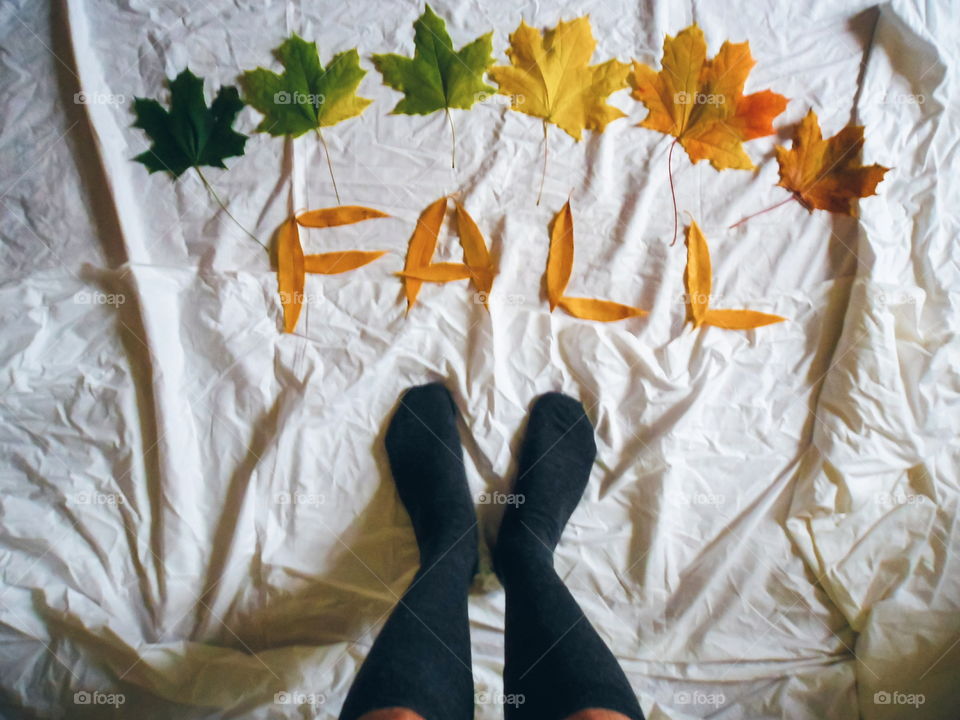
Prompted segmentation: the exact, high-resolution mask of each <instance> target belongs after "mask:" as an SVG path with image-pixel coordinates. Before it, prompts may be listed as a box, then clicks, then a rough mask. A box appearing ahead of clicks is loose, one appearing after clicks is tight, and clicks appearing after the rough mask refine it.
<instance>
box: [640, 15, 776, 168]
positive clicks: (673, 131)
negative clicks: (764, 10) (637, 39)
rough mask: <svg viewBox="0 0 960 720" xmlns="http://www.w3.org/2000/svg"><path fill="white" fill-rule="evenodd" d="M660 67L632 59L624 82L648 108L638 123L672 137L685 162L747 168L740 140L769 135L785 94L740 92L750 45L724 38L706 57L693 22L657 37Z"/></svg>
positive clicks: (748, 64)
mask: <svg viewBox="0 0 960 720" xmlns="http://www.w3.org/2000/svg"><path fill="white" fill-rule="evenodd" d="M661 64H662V68H661V70H660V71H659V72H657V71H656V70H654V69H653V68H651V67H649V66H647V65H644V64H642V63H639V62H637V61H636V60H635V61H634V62H633V70H632V71H631V72H630V74H629V77H628V81H629V83H630V85H631V87H632V88H633V92H632V97H634V98H635V99H637V100H639V101H640V102H642V103H643V104H644V105H645V106H646V107H647V110H649V111H650V112H649V114H648V115H647V117H646V119H645V120H644V121H643V122H642V123H640V126H641V127H645V128H650V129H651V130H657V131H659V132H662V133H666V134H667V135H672V136H673V137H675V138H676V139H677V141H678V142H679V143H680V144H681V145H682V146H683V148H684V150H686V151H687V154H688V155H689V156H690V160H692V161H693V162H698V161H699V160H703V159H708V160H710V164H711V165H713V167H714V168H716V169H717V170H723V169H725V168H736V169H743V170H750V169H752V168H753V162H751V160H750V158H749V157H748V156H747V154H746V153H745V152H744V151H743V146H742V144H741V143H742V142H744V141H746V140H752V139H753V138H758V137H763V136H765V135H772V134H773V132H774V130H773V125H772V122H773V118H775V117H776V116H777V115H779V114H780V113H781V112H783V110H784V109H785V108H786V106H787V98H785V97H783V96H782V95H778V94H777V93H775V92H772V91H770V90H762V91H761V92H757V93H753V94H752V95H744V94H743V85H744V83H745V82H746V79H747V75H749V74H750V70H751V69H752V68H753V66H754V65H755V64H756V62H755V61H754V59H753V57H752V56H751V55H750V43H747V42H743V43H731V42H725V43H724V44H723V46H722V47H721V48H720V52H718V53H717V55H716V57H715V58H713V60H708V59H707V45H706V42H705V41H704V39H703V31H702V30H701V29H700V28H699V27H697V25H696V24H694V25H691V26H690V27H688V28H686V29H685V30H682V31H680V32H679V33H678V34H677V36H676V37H675V38H674V37H671V36H669V35H667V36H666V38H665V39H664V41H663V60H662V63H661Z"/></svg>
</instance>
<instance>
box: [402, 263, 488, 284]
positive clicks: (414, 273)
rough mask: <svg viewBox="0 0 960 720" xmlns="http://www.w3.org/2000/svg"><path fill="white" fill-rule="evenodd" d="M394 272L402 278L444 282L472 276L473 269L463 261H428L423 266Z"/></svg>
mask: <svg viewBox="0 0 960 720" xmlns="http://www.w3.org/2000/svg"><path fill="white" fill-rule="evenodd" d="M396 274H397V275H399V276H400V277H403V278H414V279H416V280H422V281H423V282H434V283H446V282H452V281H453V280H464V279H466V278H468V277H472V276H473V271H472V270H471V269H470V268H468V267H467V266H466V265H464V264H463V263H452V262H441V263H430V264H429V265H425V266H423V267H419V268H413V269H412V270H404V271H403V272H398V273H396Z"/></svg>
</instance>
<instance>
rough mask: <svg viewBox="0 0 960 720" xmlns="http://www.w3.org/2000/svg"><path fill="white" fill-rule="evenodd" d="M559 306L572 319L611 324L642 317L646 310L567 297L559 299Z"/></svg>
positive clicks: (591, 299)
mask: <svg viewBox="0 0 960 720" xmlns="http://www.w3.org/2000/svg"><path fill="white" fill-rule="evenodd" d="M559 305H560V307H561V308H562V309H563V310H565V311H566V312H568V313H570V314H571V315H573V316H574V317H578V318H581V319H582V320H598V321H600V322H613V321H614V320H624V319H626V318H631V317H642V316H644V315H646V314H647V311H646V310H641V309H640V308H636V307H632V306H630V305H621V304H620V303H615V302H611V301H610V300H596V299H594V298H584V297H569V296H567V295H564V296H563V297H562V298H560V302H559Z"/></svg>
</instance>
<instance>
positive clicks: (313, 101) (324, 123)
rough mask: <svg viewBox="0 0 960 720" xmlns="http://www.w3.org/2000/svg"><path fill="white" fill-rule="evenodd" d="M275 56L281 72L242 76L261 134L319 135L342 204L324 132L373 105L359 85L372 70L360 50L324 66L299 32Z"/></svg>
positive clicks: (260, 70) (252, 72)
mask: <svg viewBox="0 0 960 720" xmlns="http://www.w3.org/2000/svg"><path fill="white" fill-rule="evenodd" d="M274 53H275V54H276V56H277V59H278V60H279V61H280V64H281V65H283V72H282V73H279V74H277V73H275V72H273V71H272V70H267V69H266V68H262V67H258V68H256V69H255V70H247V71H245V72H244V73H243V74H242V75H241V77H240V84H241V85H242V86H243V90H244V96H245V98H246V101H247V102H248V103H249V104H250V105H252V106H253V107H254V108H256V109H257V110H259V111H260V112H261V113H263V115H264V118H263V120H262V121H261V122H260V124H259V125H258V126H257V132H264V133H269V134H270V135H273V136H275V137H279V136H288V137H291V138H295V137H299V136H301V135H303V134H304V133H306V132H309V131H311V130H313V131H315V132H316V133H317V137H318V138H320V142H321V143H322V144H323V149H324V151H325V154H326V156H327V167H328V169H329V170H330V180H331V182H332V183H333V190H334V193H335V194H336V196H337V202H338V203H339V202H340V191H339V190H338V189H337V181H336V178H335V177H334V175H333V163H332V162H331V160H330V149H329V148H328V147H327V142H326V140H325V139H324V137H323V133H322V132H321V128H324V127H329V126H331V125H336V124H337V123H339V122H341V121H342V120H346V119H348V118H352V117H355V116H357V115H359V114H360V113H362V112H363V111H364V109H365V108H366V107H367V105H369V104H370V103H371V102H373V101H372V100H369V99H367V98H362V97H360V96H359V95H357V87H358V86H359V85H360V81H361V80H362V79H363V76H364V75H366V74H367V71H366V70H363V69H362V68H361V67H360V56H359V54H358V53H357V50H356V48H354V49H352V50H345V51H344V52H342V53H338V54H336V55H334V56H333V58H332V59H331V60H330V64H329V65H327V67H326V68H324V67H323V65H321V63H320V53H319V51H318V50H317V44H316V43H313V42H307V41H306V40H304V39H303V38H301V37H300V36H299V35H297V34H296V33H293V34H292V35H291V36H290V37H289V38H287V39H286V40H284V41H283V43H282V44H281V45H280V47H278V48H277V49H276V50H275V51H274Z"/></svg>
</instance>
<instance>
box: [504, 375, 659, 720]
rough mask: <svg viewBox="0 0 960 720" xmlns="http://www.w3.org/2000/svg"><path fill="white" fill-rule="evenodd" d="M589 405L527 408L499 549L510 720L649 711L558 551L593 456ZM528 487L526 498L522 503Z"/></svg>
mask: <svg viewBox="0 0 960 720" xmlns="http://www.w3.org/2000/svg"><path fill="white" fill-rule="evenodd" d="M596 452H597V449H596V444H595V443H594V439H593V426H592V425H591V424H590V420H589V419H588V418H587V416H586V414H585V413H584V411H583V406H582V405H581V404H580V403H579V402H577V401H576V400H574V399H573V398H571V397H568V396H566V395H562V394H561V393H547V394H546V395H543V396H542V397H540V398H539V399H538V400H537V402H536V403H535V404H534V406H533V409H532V410H531V412H530V420H529V423H528V425H527V431H526V436H525V437H524V440H523V446H522V449H521V452H520V461H519V467H518V474H517V479H516V482H515V484H514V489H513V492H514V494H515V495H517V496H518V497H517V500H518V502H517V503H515V504H510V505H508V506H507V510H506V512H505V513H504V516H503V523H502V525H501V526H500V532H499V534H498V536H497V544H496V548H495V549H494V553H493V557H494V568H495V570H496V572H497V575H498V576H499V577H500V580H501V582H502V583H503V586H504V588H505V589H506V641H505V644H506V648H505V655H506V662H505V666H504V673H503V674H504V695H505V696H506V697H508V698H512V699H522V702H516V703H511V704H507V705H505V707H504V713H505V716H506V718H507V720H562V719H563V718H577V720H590V719H592V720H601V719H606V720H616V719H617V718H621V719H622V718H629V719H630V720H642V718H643V713H642V711H641V710H640V705H639V703H638V702H637V697H636V695H635V694H634V692H633V690H632V689H631V687H630V683H629V681H628V680H627V678H626V675H624V673H623V670H622V669H621V667H620V665H619V663H618V662H617V659H616V658H615V657H614V655H613V653H611V652H610V650H609V648H607V646H606V644H605V643H604V642H603V640H602V639H601V638H600V636H599V635H598V634H597V632H596V630H594V629H593V627H592V626H591V625H590V621H589V620H587V619H586V617H585V616H584V614H583V612H582V611H581V610H580V606H579V605H578V604H577V602H576V600H574V598H573V596H572V595H571V594H570V591H569V590H567V587H566V586H565V585H564V584H563V581H562V580H561V579H560V578H559V576H558V575H557V573H556V572H555V571H554V568H553V551H554V548H555V547H556V546H557V543H558V542H559V540H560V535H561V533H562V532H563V528H564V526H565V525H566V524H567V520H568V519H569V517H570V515H571V513H573V510H574V508H575V507H576V506H577V503H578V502H579V501H580V498H581V496H582V495H583V490H584V488H585V487H586V484H587V480H588V479H589V477H590V470H591V468H592V466H593V461H594V458H595V457H596ZM521 496H522V502H519V500H520V497H521Z"/></svg>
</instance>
